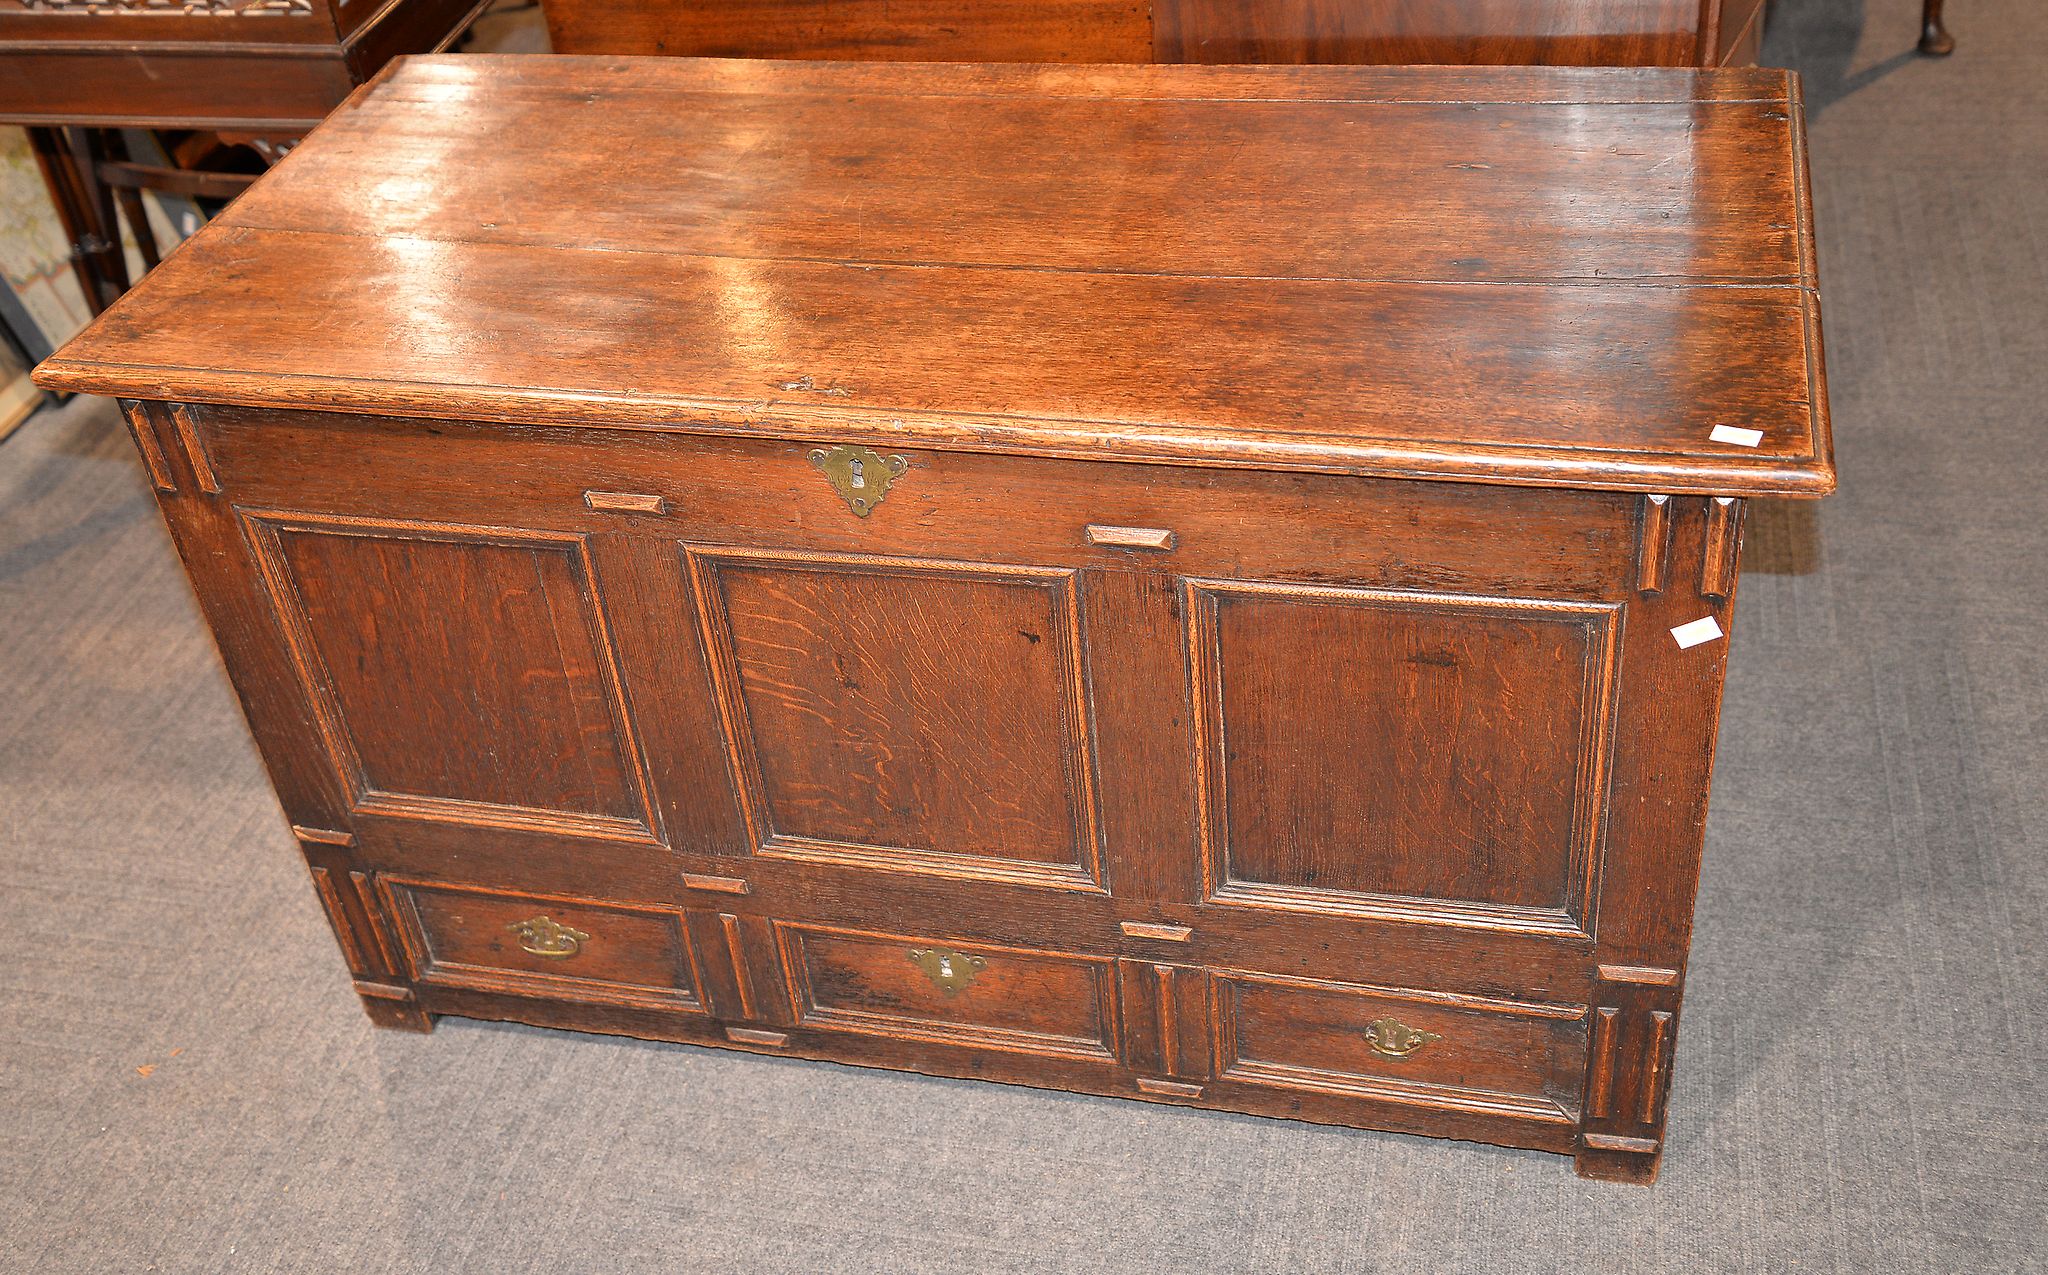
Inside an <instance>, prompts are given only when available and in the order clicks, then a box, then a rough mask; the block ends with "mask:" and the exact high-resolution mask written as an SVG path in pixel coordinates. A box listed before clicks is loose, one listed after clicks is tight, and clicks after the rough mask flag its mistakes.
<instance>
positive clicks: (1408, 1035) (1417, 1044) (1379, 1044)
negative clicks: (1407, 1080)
mask: <svg viewBox="0 0 2048 1275" xmlns="http://www.w3.org/2000/svg"><path fill="white" fill-rule="evenodd" d="M1442 1039H1443V1037H1442V1036H1440V1035H1438V1034H1437V1033H1436V1032H1426V1031H1417V1030H1416V1029H1415V1028H1413V1027H1410V1026H1409V1025H1408V1024H1406V1023H1404V1022H1402V1021H1400V1020H1399V1019H1395V1018H1375V1019H1373V1020H1372V1022H1370V1023H1368V1024H1367V1025H1366V1028H1365V1042H1366V1044H1368V1045H1371V1046H1372V1051H1373V1052H1374V1053H1376V1054H1384V1055H1386V1056H1387V1057H1389V1058H1406V1057H1407V1056H1408V1055H1410V1054H1412V1053H1414V1052H1415V1051H1416V1050H1418V1049H1420V1048H1422V1047H1423V1046H1424V1045H1427V1044H1428V1043H1429V1042H1430V1041H1432V1040H1442Z"/></svg>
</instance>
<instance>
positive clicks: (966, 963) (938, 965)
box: [910, 947, 988, 996]
mask: <svg viewBox="0 0 2048 1275" xmlns="http://www.w3.org/2000/svg"><path fill="white" fill-rule="evenodd" d="M910 962H911V964H913V965H915V966H917V968H919V969H921V970H923V971H924V976H925V977H926V978H928V979H930V980H931V981H932V982H934V983H936V984H937V985H938V987H939V990H940V991H942V992H944V993H946V995H948V996H951V995H952V994H953V993H955V992H957V991H959V990H960V989H961V988H963V987H965V986H967V985H968V984H969V983H972V982H973V981H974V976H975V975H976V974H979V973H981V972H982V971H983V970H984V969H987V968H988V962H987V961H985V960H983V959H982V958H980V957H979V956H969V955H967V954H966V953H965V952H949V951H947V950H946V949H944V948H940V947H913V948H911V949H910Z"/></svg>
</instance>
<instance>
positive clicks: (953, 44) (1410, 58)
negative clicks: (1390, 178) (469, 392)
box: [542, 0, 1764, 66]
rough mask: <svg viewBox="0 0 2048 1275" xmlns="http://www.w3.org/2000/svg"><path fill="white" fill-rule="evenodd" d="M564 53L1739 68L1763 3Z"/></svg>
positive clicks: (797, 28)
mask: <svg viewBox="0 0 2048 1275" xmlns="http://www.w3.org/2000/svg"><path fill="white" fill-rule="evenodd" d="M542 8H543V9H544V10H545V11H546V13H547V19H548V34H549V38H550V40H551V42H552V44H553V47H554V49H555V51H556V52H557V53H578V54H622V53H623V54H648V55H668V56H672V57H673V56H695V57H753V58H832V59H839V58H851V59H866V60H878V61H898V60H902V61H913V62H1198V63H1239V62H1266V63H1381V64H1397V63H1408V62H1417V63H1447V64H1467V63H1472V64H1481V65H1487V64H1491V65H1517V64H1523V63H1528V64H1538V65H1542V64H1548V65H1554V66H1736V65H1748V64H1750V63H1753V62H1754V61H1755V60H1756V52H1757V48H1758V46H1759V44H1760V42H1761V40H1762V37H1763V22H1764V0H1149V3H1148V2H1147V0H976V2H974V3H969V2H968V0H546V2H545V3H544V4H543V5H542Z"/></svg>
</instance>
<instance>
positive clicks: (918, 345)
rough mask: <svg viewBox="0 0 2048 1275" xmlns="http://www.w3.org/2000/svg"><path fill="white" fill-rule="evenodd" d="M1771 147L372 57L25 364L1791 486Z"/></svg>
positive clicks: (739, 420)
mask: <svg viewBox="0 0 2048 1275" xmlns="http://www.w3.org/2000/svg"><path fill="white" fill-rule="evenodd" d="M1801 146H1802V137H1801V111H1800V107H1799V103H1798V97H1797V90H1796V85H1795V84H1793V83H1792V82H1791V80H1790V78H1789V77H1788V76H1787V74H1786V73H1784V72H1779V71H1725V72H1689V71H1655V70H1633V71H1606V72H1602V71H1587V70H1580V69H1562V68H1559V69H1538V68H1516V69H1512V70H1501V71H1494V72H1490V73H1489V72H1478V71H1474V70H1470V69H1456V68H1448V69H1434V68H1363V67H1291V68H1274V67H1256V68H1254V67H1216V68H1208V67H1085V68H1033V67H973V66H951V65H910V64H892V65H855V64H829V63H742V62H729V61H716V60H703V61H700V60H693V59H649V60H633V59H565V58H550V59H520V58H487V57H465V58H423V59H413V60H408V61H406V62H405V63H403V64H401V65H400V66H398V67H397V68H396V69H395V70H394V72H393V73H391V74H389V75H386V76H384V77H382V78H381V79H380V80H379V81H378V82H377V83H376V84H375V85H374V86H373V87H371V88H370V89H368V90H367V91H365V92H364V93H363V94H362V95H360V96H359V97H357V98H356V99H355V100H354V101H353V102H352V103H351V104H350V106H349V107H348V108H347V109H345V110H343V111H341V112H339V113H337V115H336V116H335V117H333V119H332V120H331V121H330V122H329V123H328V124H327V125H325V126H323V127H322V128H321V129H320V130H319V131H318V132H317V133H316V134H315V135H314V136H313V137H312V138H311V139H310V140H309V141H308V142H307V143H306V144H305V145H303V146H302V147H300V148H299V150H297V151H296V152H295V153H294V154H293V155H292V156H291V157H290V159H289V160H288V162H286V163H285V164H283V165H281V166H280V167H279V168H278V169H277V170H275V171H274V172H273V173H272V174H271V175H270V176H269V177H267V178H266V179H265V180H264V181H263V182H261V183H259V184H258V186H257V187H256V188H255V189H254V190H252V191H251V192H250V193H249V195H247V196H246V197H245V198H244V199H242V200H241V201H239V202H238V203H237V204H236V206H235V207H234V208H233V209H232V210H230V212H229V213H228V214H227V215H225V216H224V217H222V218H221V219H219V220H218V221H216V222H215V223H214V225H213V226H211V227H209V228H208V230H207V231H206V232H205V233H204V234H202V235H201V236H200V237H199V238H197V239H196V240H195V241H194V242H193V243H192V244H191V245H190V246H189V247H187V248H186V249H184V250H183V251H181V252H180V253H179V254H178V255H177V257H176V258H175V259H174V260H172V261H170V262H167V263H166V264H165V266H164V267H163V268H162V269H161V270H159V271H157V272H155V273H154V274H152V275H151V277H150V279H149V281H148V283H147V285H146V286H144V287H142V288H141V289H139V290H137V292H135V293H134V294H132V295H131V296H130V297H129V298H128V299H126V300H125V301H124V302H123V303H122V304H121V305H120V306H118V307H116V308H115V309H114V310H113V311H111V312H110V313H109V314H108V315H107V316H106V317H105V318H104V319H102V320H101V321H100V322H99V323H98V324H97V325H96V326H95V327H94V328H93V329H91V330H90V331H89V332H88V333H87V334H85V335H84V336H83V337H82V338H81V339H80V340H78V341H77V342H75V343H74V344H73V345H71V346H70V347H68V348H67V349H66V350H64V351H63V352H62V353H61V354H60V355H59V356H58V357H57V358H55V359H53V360H51V361H50V362H48V363H46V364H45V365H44V367H43V369H42V371H41V376H42V378H43V381H44V383H45V384H47V385H50V386H53V387H61V388H69V389H81V390H88V391H92V392H99V393H119V394H129V395H138V396H144V397H153V396H168V397H176V398H182V399H189V400H197V401H209V402H221V403H230V402H232V403H241V404H248V405H256V406H276V407H288V406H315V407H336V406H340V407H351V408H363V409H368V410H379V411H390V412H397V413H409V414H421V415H434V416H472V417H478V418H485V419H497V420H523V421H534V422H547V423H561V422H572V421H590V422H595V423H636V424H643V425H652V426H664V425H677V424H688V425H692V426H701V427H705V428H713V429H719V430H724V431H734V432H757V433H780V434H784V435H797V436H805V435H809V436H820V435H824V436H831V437H841V436H846V435H849V434H851V435H854V436H859V435H861V434H862V433H863V432H870V433H872V432H876V431H886V432H887V433H888V435H889V436H890V437H892V438H905V437H909V438H913V439H915V440H917V441H920V442H924V443H927V444H930V445H933V446H939V447H947V448H960V447H976V446H986V445H990V444H991V443H995V444H1000V445H1002V446H1006V447H1010V448H1012V449H1014V450H1024V451H1037V452H1041V453H1049V454H1058V455H1078V456H1089V457H1115V458H1124V459H1140V460H1182V461H1196V462H1198V463H1204V464H1223V463H1251V464H1259V465H1265V466H1269V467H1276V468H1302V469H1321V470H1327V471H1332V472H1355V473H1386V474H1397V475H1405V476H1433V477H1449V478H1469V479H1476V480H1479V481H1488V482H1511V483H1545V482H1557V483H1569V484H1571V485H1574V486H1602V487H1614V488H1624V489H1638V490H1660V491H1717V492H1744V493H1748V492H1759V493H1783V494H1817V493H1820V492H1824V491H1826V490H1827V489H1829V488H1830V487H1831V486H1832V484H1833V467H1832V460H1831V457H1830V455H1829V448H1828V433H1827V416H1826V406H1825V400H1824V395H1823V393H1822V391H1821V388H1820V377H1819V366H1820V355H1819V334H1818V319H1817V309H1816V307H1815V304H1814V288H1815V285H1816V279H1815V274H1814V267H1813V255H1812V252H1811V248H1810V242H1809V240H1810V234H1809V230H1808V216H1807V207H1806V197H1805V174H1804V172H1803V169H1802V167H1801V163H1800V160H1799V156H1800V154H1801ZM451 172H461V173H462V174H464V178H463V180H462V181H461V182H459V183H458V182H450V181H448V180H446V174H448V173H451ZM540 189H545V191H546V197H545V198H536V197H534V192H535V191H536V190H540ZM1724 424H1725V425H1736V426H1739V427H1743V428H1750V429H1757V430H1761V431H1762V434H1763V436H1762V439H1761V441H1760V442H1759V443H1758V444H1757V445H1756V446H1754V447H1748V446H1742V445H1739V444H1731V443H1726V442H1719V441H1715V440H1713V439H1712V437H1711V434H1712V431H1713V429H1714V427H1715V426H1717V425H1724Z"/></svg>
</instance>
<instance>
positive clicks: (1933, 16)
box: [1920, 0, 1956, 58]
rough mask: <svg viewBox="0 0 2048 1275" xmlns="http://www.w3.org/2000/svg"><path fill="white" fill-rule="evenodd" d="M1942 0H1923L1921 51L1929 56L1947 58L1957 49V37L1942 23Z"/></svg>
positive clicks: (1921, 11)
mask: <svg viewBox="0 0 2048 1275" xmlns="http://www.w3.org/2000/svg"><path fill="white" fill-rule="evenodd" d="M1941 3H1942V0H1922V7H1921V10H1920V51H1921V52H1922V53H1925V54H1927V55H1928V56H1929V57H1937V58H1945V57H1947V56H1948V55H1949V54H1951V53H1954V52H1955V51H1956V38H1955V37H1954V36H1952V35H1950V34H1949V33H1948V28H1947V27H1945V26H1943V25H1942V24H1941Z"/></svg>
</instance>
